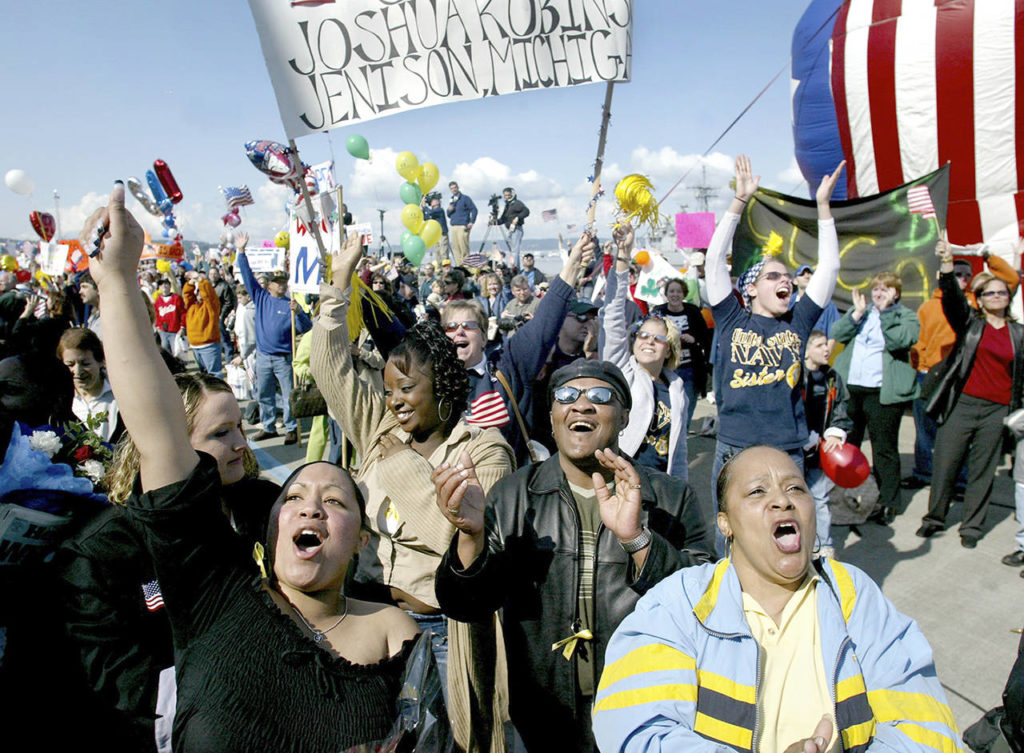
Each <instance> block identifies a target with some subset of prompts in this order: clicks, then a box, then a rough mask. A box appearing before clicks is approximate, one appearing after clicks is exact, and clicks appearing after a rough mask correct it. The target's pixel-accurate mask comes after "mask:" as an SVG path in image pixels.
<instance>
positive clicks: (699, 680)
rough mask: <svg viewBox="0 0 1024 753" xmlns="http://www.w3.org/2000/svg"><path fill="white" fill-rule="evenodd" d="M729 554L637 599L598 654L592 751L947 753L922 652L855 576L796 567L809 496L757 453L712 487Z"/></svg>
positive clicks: (830, 563)
mask: <svg viewBox="0 0 1024 753" xmlns="http://www.w3.org/2000/svg"><path fill="white" fill-rule="evenodd" d="M717 486H718V505H719V512H718V521H717V522H718V528H719V530H720V531H721V532H722V534H723V535H724V536H725V537H726V539H727V541H728V542H729V555H728V557H727V558H724V559H722V560H721V561H719V562H718V564H707V565H699V566H697V567H690V568H685V569H683V570H680V571H678V572H676V573H674V574H673V575H670V576H669V577H668V578H665V579H664V580H663V581H661V583H659V584H658V585H657V586H655V587H654V588H653V589H651V590H650V591H648V592H647V595H646V596H644V597H643V598H642V599H641V600H640V601H639V603H637V605H636V609H635V610H634V611H633V613H632V614H631V615H629V616H628V617H626V619H625V620H623V621H622V623H621V624H620V625H619V627H618V629H617V630H616V631H615V635H614V636H613V637H612V639H611V642H610V643H609V645H608V651H607V653H606V655H605V666H604V672H603V674H602V677H601V683H600V686H599V687H598V691H597V696H596V699H595V704H594V735H595V737H596V738H597V742H598V744H599V745H600V747H601V750H602V751H606V752H609V753H610V752H611V751H621V750H626V749H627V748H628V749H629V750H637V751H640V750H711V749H712V748H714V749H715V750H727V749H729V748H733V749H736V750H763V751H798V752H799V753H812V752H813V753H826V752H827V751H840V750H843V751H859V752H863V751H866V750H870V749H875V748H872V745H873V744H874V743H877V744H878V748H877V749H882V748H884V749H896V750H916V749H920V748H921V747H922V743H921V740H922V739H927V740H928V742H927V745H929V746H933V747H936V748H939V749H944V750H956V749H958V744H959V743H958V741H959V739H960V735H959V733H958V732H957V729H956V722H955V721H954V720H953V714H952V712H951V711H950V709H949V706H948V705H947V703H946V698H945V693H944V691H943V689H942V685H941V684H940V683H939V679H938V677H937V676H936V672H935V664H934V661H933V659H932V651H931V647H930V646H929V645H928V642H927V641H926V640H925V638H924V636H923V635H922V634H921V631H920V629H919V628H918V627H917V625H916V623H915V622H914V621H913V620H911V619H910V618H908V617H906V616H904V615H902V614H900V613H899V612H898V611H897V610H896V608H895V607H894V606H893V605H892V604H891V603H890V602H889V600H888V599H886V598H885V596H883V595H882V591H881V589H880V588H879V587H878V586H877V585H875V583H874V582H873V581H872V580H871V579H870V578H869V577H868V576H867V575H866V574H865V573H863V572H862V571H860V570H858V569H857V568H855V567H853V566H851V565H843V564H840V563H839V562H836V561H834V560H831V559H828V558H819V559H815V560H812V559H811V550H812V547H813V543H814V539H815V515H814V499H813V497H812V496H811V494H810V492H809V491H808V489H807V485H806V483H805V482H804V478H803V473H802V472H801V471H800V469H799V468H798V467H797V465H796V463H794V462H793V460H792V458H790V457H789V455H788V453H786V452H784V451H782V450H778V449H775V448H773V447H767V446H764V445H758V446H754V447H750V448H747V449H745V450H742V451H741V452H739V453H738V454H736V455H734V456H733V457H732V458H731V459H730V460H729V461H728V462H727V463H726V464H725V465H724V466H723V467H722V471H721V473H720V474H719V476H718V479H717Z"/></svg>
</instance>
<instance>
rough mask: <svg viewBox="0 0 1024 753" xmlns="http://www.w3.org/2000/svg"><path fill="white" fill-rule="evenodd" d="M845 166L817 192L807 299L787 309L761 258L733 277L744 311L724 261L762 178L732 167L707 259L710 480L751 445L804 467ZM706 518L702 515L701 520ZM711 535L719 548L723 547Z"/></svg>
mask: <svg viewBox="0 0 1024 753" xmlns="http://www.w3.org/2000/svg"><path fill="white" fill-rule="evenodd" d="M845 164H846V163H845V162H841V163H839V167H837V168H836V171H835V172H834V173H832V174H831V175H825V176H824V177H823V178H822V181H821V185H820V186H818V191H817V195H816V198H817V204H818V263H817V267H816V269H815V272H814V275H813V276H812V277H811V281H810V282H809V283H808V285H807V292H806V294H805V295H804V296H803V297H802V298H801V299H800V300H799V301H798V302H797V304H796V305H795V306H793V308H790V307H789V302H790V299H791V298H792V296H793V280H792V278H791V277H790V274H789V270H788V269H786V265H785V264H783V263H782V262H781V261H779V260H778V259H776V258H774V257H770V256H766V257H765V258H763V259H762V260H761V261H759V262H758V263H756V264H754V266H752V267H751V268H750V269H748V270H747V271H746V272H744V274H743V275H742V276H741V277H740V280H739V285H738V287H739V291H740V293H741V294H742V295H743V299H744V301H745V302H746V304H747V306H746V307H744V306H742V305H741V304H740V302H739V301H738V300H737V299H736V297H735V296H734V294H733V287H732V280H731V278H730V277H729V266H728V263H727V262H726V253H727V251H728V250H729V249H730V248H731V247H732V237H733V234H734V233H735V232H736V226H737V225H738V224H739V221H740V215H742V214H743V210H744V208H745V207H746V204H747V202H749V201H751V199H752V197H753V196H754V193H755V192H756V191H757V186H758V183H759V182H760V180H761V176H759V175H757V176H755V175H754V174H753V172H752V170H751V168H750V158H749V157H747V156H745V155H742V154H741V155H740V156H739V157H738V158H737V159H736V195H735V196H734V197H733V199H732V202H731V203H730V204H729V208H728V209H727V210H726V212H725V215H724V216H723V217H722V220H721V222H719V223H718V227H716V228H715V234H714V236H713V237H712V238H711V244H710V245H709V246H708V253H707V268H706V276H707V289H708V302H709V303H710V304H711V311H712V313H713V314H714V317H715V333H716V335H717V347H716V352H715V353H714V354H713V358H714V374H715V379H714V381H715V390H714V392H715V398H716V400H717V402H718V444H717V446H716V448H715V460H714V464H713V467H712V477H713V478H717V476H718V472H719V471H720V470H721V468H722V464H723V463H725V461H726V460H728V459H729V458H730V457H732V456H733V455H735V454H736V453H737V452H739V451H740V450H741V449H743V448H744V447H750V446H751V445H755V444H768V445H771V446H773V447H778V448H779V449H781V450H784V451H786V452H787V453H789V455H790V457H792V458H793V462H795V463H796V464H797V466H798V467H800V468H802V467H803V446H804V444H805V443H806V442H807V438H808V431H807V418H806V416H805V414H804V404H803V398H802V396H801V392H802V389H801V388H802V385H803V380H802V379H801V372H802V367H803V355H804V353H803V351H804V344H805V342H806V340H807V336H808V335H809V334H810V332H811V330H812V329H813V328H814V323H815V322H816V321H817V319H818V316H819V315H820V314H821V311H822V308H823V307H824V306H825V304H827V303H828V302H829V301H830V300H831V299H832V291H833V289H834V288H835V284H836V278H837V277H838V275H839V238H838V236H837V235H836V225H835V220H833V219H832V212H831V210H830V209H829V200H830V199H831V198H832V190H833V189H834V188H835V185H836V183H837V182H838V180H839V175H840V173H842V171H843V167H844V166H845ZM712 493H713V494H714V488H712ZM715 501H717V500H715ZM712 517H713V515H712V511H711V510H708V519H711V518H712ZM716 535H717V536H718V539H717V540H718V543H719V545H720V546H721V545H722V544H723V543H724V541H723V540H722V539H721V538H720V535H718V534H716ZM719 553H720V554H721V553H722V552H721V551H720V552H719Z"/></svg>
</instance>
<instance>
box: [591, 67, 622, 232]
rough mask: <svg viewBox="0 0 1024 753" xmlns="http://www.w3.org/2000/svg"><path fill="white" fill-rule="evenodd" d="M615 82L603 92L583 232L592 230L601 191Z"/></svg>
mask: <svg viewBox="0 0 1024 753" xmlns="http://www.w3.org/2000/svg"><path fill="white" fill-rule="evenodd" d="M614 88H615V82H614V81H609V82H608V84H607V85H606V86H605V90H604V107H603V108H602V109H601V131H600V135H599V136H598V137H597V158H596V159H595V160H594V185H593V187H592V188H591V191H590V204H589V205H588V206H587V223H586V225H585V227H584V230H585V231H588V232H590V231H592V230H593V229H594V216H595V215H596V213H597V193H598V191H600V190H601V168H602V167H603V166H604V145H605V143H606V142H607V140H608V121H609V120H611V117H612V91H613V90H614Z"/></svg>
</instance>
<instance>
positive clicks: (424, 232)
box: [419, 220, 441, 248]
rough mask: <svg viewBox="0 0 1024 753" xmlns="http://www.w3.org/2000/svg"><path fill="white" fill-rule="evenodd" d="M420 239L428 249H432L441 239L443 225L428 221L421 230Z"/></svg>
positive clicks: (435, 221)
mask: <svg viewBox="0 0 1024 753" xmlns="http://www.w3.org/2000/svg"><path fill="white" fill-rule="evenodd" d="M419 235H420V238H422V239H423V243H424V244H425V245H426V247H427V248H430V247H431V246H433V245H434V244H435V243H437V241H438V240H440V238H441V223H440V222H438V221H437V220H427V221H426V222H424V223H423V227H422V228H420V233H419Z"/></svg>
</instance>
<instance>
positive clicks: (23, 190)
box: [4, 169, 36, 196]
mask: <svg viewBox="0 0 1024 753" xmlns="http://www.w3.org/2000/svg"><path fill="white" fill-rule="evenodd" d="M4 183H5V184H6V185H7V187H8V188H9V189H11V190H12V191H14V193H18V194H21V195H22V196H28V195H29V194H30V193H32V191H34V190H35V187H36V184H35V183H34V182H33V181H32V178H30V177H29V174H28V173H27V172H25V171H24V170H17V169H15V170H8V171H7V174H6V175H4Z"/></svg>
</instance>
